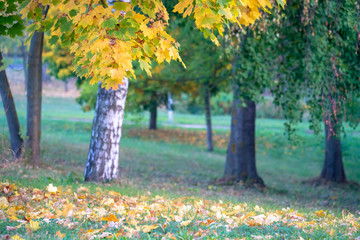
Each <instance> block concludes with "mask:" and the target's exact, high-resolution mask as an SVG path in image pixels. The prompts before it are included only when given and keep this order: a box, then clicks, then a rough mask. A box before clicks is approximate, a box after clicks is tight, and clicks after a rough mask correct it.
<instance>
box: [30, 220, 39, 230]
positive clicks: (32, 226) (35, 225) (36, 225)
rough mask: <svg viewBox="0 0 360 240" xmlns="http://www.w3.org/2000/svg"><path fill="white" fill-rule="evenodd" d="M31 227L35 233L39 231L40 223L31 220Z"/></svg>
mask: <svg viewBox="0 0 360 240" xmlns="http://www.w3.org/2000/svg"><path fill="white" fill-rule="evenodd" d="M29 227H30V229H31V231H33V232H35V231H37V230H39V228H40V224H39V222H38V221H33V220H30V222H29Z"/></svg>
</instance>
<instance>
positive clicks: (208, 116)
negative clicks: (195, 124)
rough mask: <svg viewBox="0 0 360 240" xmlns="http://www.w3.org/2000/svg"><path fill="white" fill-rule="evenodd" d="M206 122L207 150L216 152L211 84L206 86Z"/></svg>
mask: <svg viewBox="0 0 360 240" xmlns="http://www.w3.org/2000/svg"><path fill="white" fill-rule="evenodd" d="M204 100H205V120H206V149H207V150H208V151H209V152H212V151H213V150H214V146H213V139H212V126H211V106H210V89H209V84H204Z"/></svg>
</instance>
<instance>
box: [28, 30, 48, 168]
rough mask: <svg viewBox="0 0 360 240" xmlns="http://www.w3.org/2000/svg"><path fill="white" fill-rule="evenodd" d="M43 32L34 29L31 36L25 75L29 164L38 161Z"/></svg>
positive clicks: (34, 163) (36, 164) (35, 163)
mask: <svg viewBox="0 0 360 240" xmlns="http://www.w3.org/2000/svg"><path fill="white" fill-rule="evenodd" d="M43 41H44V32H38V31H36V32H35V33H34V35H33V36H32V38H31V43H30V51H29V58H28V59H29V69H28V77H27V88H26V89H27V115H26V123H27V132H26V150H25V151H26V158H27V160H28V161H29V163H30V164H32V165H34V166H38V165H39V163H40V141H41V99H42V50H43Z"/></svg>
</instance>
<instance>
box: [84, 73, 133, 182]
mask: <svg viewBox="0 0 360 240" xmlns="http://www.w3.org/2000/svg"><path fill="white" fill-rule="evenodd" d="M128 85H129V82H128V79H127V78H124V80H123V84H120V85H119V88H118V89H117V90H113V89H110V90H106V89H105V88H102V87H101V84H99V89H98V94H97V100H96V108H95V117H94V121H93V126H92V133H91V140H90V147H89V154H88V158H87V162H86V166H85V172H84V177H85V181H95V182H106V181H110V180H112V179H115V178H117V177H118V174H119V172H118V166H119V144H120V138H121V130H122V123H123V119H124V110H125V101H126V95H127V92H128Z"/></svg>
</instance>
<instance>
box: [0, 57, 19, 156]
mask: <svg viewBox="0 0 360 240" xmlns="http://www.w3.org/2000/svg"><path fill="white" fill-rule="evenodd" d="M2 60H3V59H2V55H1V51H0V69H1V68H2V67H3V64H2ZM0 94H1V100H2V102H3V106H4V110H5V114H6V120H7V123H8V127H9V134H10V146H11V152H12V157H13V160H14V159H16V158H19V157H21V153H22V146H23V139H22V138H21V134H20V124H19V119H18V116H17V113H16V108H15V103H14V98H13V96H12V94H11V90H10V85H9V82H8V79H7V76H6V72H5V69H4V70H2V71H0Z"/></svg>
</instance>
